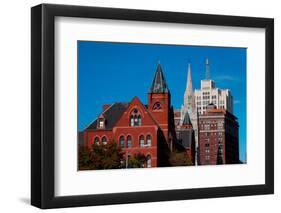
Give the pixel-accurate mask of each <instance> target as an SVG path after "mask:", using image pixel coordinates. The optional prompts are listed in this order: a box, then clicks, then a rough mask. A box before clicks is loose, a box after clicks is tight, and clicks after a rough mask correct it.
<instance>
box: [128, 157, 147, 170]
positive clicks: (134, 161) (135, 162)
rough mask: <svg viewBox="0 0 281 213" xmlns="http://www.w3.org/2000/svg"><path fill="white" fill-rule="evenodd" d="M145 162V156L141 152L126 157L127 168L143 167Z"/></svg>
mask: <svg viewBox="0 0 281 213" xmlns="http://www.w3.org/2000/svg"><path fill="white" fill-rule="evenodd" d="M145 164H146V157H145V155H144V154H142V153H137V154H135V155H134V156H133V157H129V158H128V168H143V167H144V166H145Z"/></svg>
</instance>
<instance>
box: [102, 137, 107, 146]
mask: <svg viewBox="0 0 281 213" xmlns="http://www.w3.org/2000/svg"><path fill="white" fill-rule="evenodd" d="M101 142H102V144H103V145H106V144H107V140H106V137H105V136H104V137H102V139H101Z"/></svg>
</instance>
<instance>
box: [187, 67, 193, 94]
mask: <svg viewBox="0 0 281 213" xmlns="http://www.w3.org/2000/svg"><path fill="white" fill-rule="evenodd" d="M186 91H188V92H190V93H192V92H193V88H192V79H191V70H190V64H188V73H187V81H186Z"/></svg>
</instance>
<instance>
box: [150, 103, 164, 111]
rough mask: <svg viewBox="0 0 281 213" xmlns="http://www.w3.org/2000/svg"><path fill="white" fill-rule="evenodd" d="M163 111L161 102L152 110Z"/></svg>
mask: <svg viewBox="0 0 281 213" xmlns="http://www.w3.org/2000/svg"><path fill="white" fill-rule="evenodd" d="M161 109H162V105H161V104H160V103H159V102H156V103H155V104H154V105H153V107H152V110H161Z"/></svg>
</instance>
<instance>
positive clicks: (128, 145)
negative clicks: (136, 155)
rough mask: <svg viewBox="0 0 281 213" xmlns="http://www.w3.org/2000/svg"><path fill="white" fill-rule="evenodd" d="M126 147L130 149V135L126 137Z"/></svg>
mask: <svg viewBox="0 0 281 213" xmlns="http://www.w3.org/2000/svg"><path fill="white" fill-rule="evenodd" d="M127 147H128V148H130V147H132V137H131V136H130V135H128V137H127Z"/></svg>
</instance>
